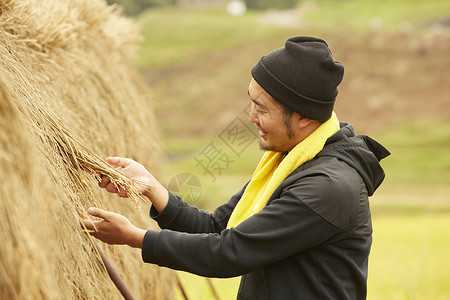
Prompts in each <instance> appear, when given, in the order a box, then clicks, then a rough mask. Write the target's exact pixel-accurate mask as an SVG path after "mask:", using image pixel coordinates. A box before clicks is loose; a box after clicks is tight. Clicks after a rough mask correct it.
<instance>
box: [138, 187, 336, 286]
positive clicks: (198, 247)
mask: <svg viewBox="0 0 450 300" xmlns="http://www.w3.org/2000/svg"><path fill="white" fill-rule="evenodd" d="M326 183H327V180H326V178H325V179H323V180H320V179H319V180H317V178H316V179H315V180H305V181H304V183H303V184H304V187H305V190H306V191H314V197H315V198H317V200H318V201H321V200H322V199H321V198H324V197H330V196H332V195H333V191H328V190H329V188H327V185H326ZM303 184H301V185H303ZM301 185H300V186H299V188H301ZM307 194H310V193H309V192H307ZM307 196H308V195H305V197H307ZM338 232H340V229H338V228H337V227H335V226H334V225H332V224H331V223H330V222H328V221H326V220H324V219H323V218H322V217H321V216H319V215H317V214H316V213H315V212H314V211H313V210H312V209H310V208H309V207H308V206H307V205H306V204H305V203H304V202H303V201H302V199H301V198H299V197H298V195H294V194H293V193H292V192H291V191H289V190H287V191H285V192H283V193H281V195H280V196H279V197H278V198H277V199H274V200H273V201H271V202H270V204H269V205H267V206H266V207H265V208H264V209H263V210H262V211H261V212H259V213H257V214H255V215H253V216H252V217H250V218H248V219H247V220H245V221H244V222H242V223H241V224H239V225H238V226H237V227H235V228H231V229H225V230H223V231H222V232H221V233H220V234H219V233H206V234H205V233H204V234H188V233H182V232H175V231H171V230H162V231H161V232H156V231H148V232H147V233H146V235H145V238H144V242H143V245H142V258H143V260H144V261H145V262H148V263H154V264H158V265H160V266H165V267H169V268H172V269H177V270H183V271H187V272H191V273H194V274H198V275H202V276H208V277H233V276H238V275H242V274H246V273H248V272H250V271H252V270H254V269H256V268H258V267H261V266H264V265H268V264H271V263H273V262H276V261H278V260H281V259H283V258H285V257H288V256H290V255H292V254H294V253H296V252H299V251H302V250H305V249H308V248H311V247H314V246H317V245H319V244H320V243H322V242H324V241H326V240H327V239H329V238H330V237H332V236H334V235H336V234H337V233H338Z"/></svg>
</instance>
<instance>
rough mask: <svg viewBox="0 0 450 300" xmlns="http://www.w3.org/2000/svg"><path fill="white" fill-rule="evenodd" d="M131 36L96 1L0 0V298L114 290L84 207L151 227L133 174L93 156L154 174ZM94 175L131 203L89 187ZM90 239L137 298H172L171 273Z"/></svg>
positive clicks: (151, 136) (134, 32) (148, 118)
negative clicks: (104, 177) (86, 227)
mask: <svg viewBox="0 0 450 300" xmlns="http://www.w3.org/2000/svg"><path fill="white" fill-rule="evenodd" d="M138 42H139V34H138V29H137V28H136V26H135V25H134V24H133V23H132V22H131V21H129V20H128V19H126V18H124V17H122V16H121V14H120V12H119V11H117V9H116V8H115V7H108V6H107V4H106V3H105V1H101V0H46V1H42V0H3V1H1V2H0V170H1V171H0V180H1V182H2V184H1V185H0V240H1V241H2V245H1V246H0V298H1V299H121V298H122V297H121V295H120V293H119V291H118V290H117V289H116V287H115V286H114V284H113V283H112V281H111V280H110V279H109V277H108V274H107V273H106V271H105V267H104V265H103V262H102V260H101V258H100V257H99V255H98V252H97V250H96V248H95V246H94V244H93V242H92V240H91V238H90V237H89V236H88V235H87V234H86V233H84V232H83V229H82V228H81V226H80V222H79V220H80V218H86V217H87V213H86V210H87V208H88V207H90V206H93V205H95V206H99V207H103V208H106V209H108V210H112V211H116V212H120V213H122V214H124V215H125V216H127V217H128V218H129V219H130V220H131V221H132V222H133V223H134V224H136V225H138V226H140V227H143V228H156V225H155V224H153V223H151V221H149V220H148V218H147V217H146V215H147V211H148V207H149V204H148V203H146V202H144V201H142V200H141V199H139V198H138V197H136V195H135V194H134V193H133V189H132V186H133V184H134V183H133V182H132V181H130V180H129V179H127V178H125V177H123V176H121V174H119V173H118V172H117V171H115V170H114V169H113V168H111V167H109V166H108V165H107V164H106V163H105V162H104V161H103V158H104V157H107V156H112V155H114V156H115V155H117V156H125V157H131V158H134V159H136V160H138V161H139V162H141V163H142V164H144V165H145V166H147V167H148V168H149V169H150V170H151V171H152V172H154V173H156V174H157V173H158V169H157V161H158V152H159V151H158V147H157V135H156V133H155V131H156V130H155V124H154V123H153V116H152V113H151V109H150V108H149V105H150V103H151V101H150V99H149V97H148V91H147V88H146V86H145V84H144V82H143V80H142V79H141V77H140V76H139V73H138V72H137V70H136V69H135V68H134V67H133V62H134V59H135V58H136V57H135V56H136V53H137V47H138ZM98 172H102V173H106V174H109V175H110V176H112V177H113V178H114V179H115V180H116V182H117V184H119V185H123V186H125V187H127V189H128V191H129V193H130V196H131V199H132V200H133V201H130V200H128V199H122V198H119V197H117V196H114V195H110V194H108V193H106V192H104V191H101V190H100V189H99V188H98V187H97V186H96V173H98ZM98 244H99V245H100V247H101V248H102V249H103V251H104V252H105V254H106V256H107V257H108V258H109V260H110V262H111V263H112V265H113V266H114V267H115V269H116V271H117V272H118V273H119V275H120V276H121V277H122V279H123V280H124V282H125V284H126V285H127V286H128V288H129V289H130V290H131V292H132V293H133V294H134V296H135V297H136V298H137V299H170V298H172V277H173V274H172V273H171V272H169V271H168V270H165V269H161V268H159V267H157V266H152V265H148V264H144V263H142V259H141V255H140V251H139V250H136V249H131V248H129V247H127V246H116V247H111V246H108V245H105V244H103V243H101V242H98Z"/></svg>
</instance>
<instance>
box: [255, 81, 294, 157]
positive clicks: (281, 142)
mask: <svg viewBox="0 0 450 300" xmlns="http://www.w3.org/2000/svg"><path fill="white" fill-rule="evenodd" d="M248 95H249V97H250V100H251V101H252V102H253V103H252V108H251V110H250V115H249V120H250V122H251V123H253V124H255V126H256V128H257V129H258V130H259V136H260V147H261V149H264V150H271V151H279V152H285V151H290V150H291V149H292V148H294V147H295V145H297V143H298V140H297V139H296V134H295V128H293V122H292V115H286V114H285V113H283V106H282V105H281V104H280V103H279V102H277V101H276V100H275V99H273V98H272V96H270V95H269V94H268V93H267V92H266V91H265V90H264V89H263V88H262V87H261V86H260V85H259V84H258V83H257V82H256V81H255V80H254V79H252V81H251V82H250V86H249V88H248ZM294 114H295V113H294Z"/></svg>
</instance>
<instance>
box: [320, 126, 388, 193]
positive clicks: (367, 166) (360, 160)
mask: <svg viewBox="0 0 450 300" xmlns="http://www.w3.org/2000/svg"><path fill="white" fill-rule="evenodd" d="M340 126H341V129H340V130H339V131H338V132H337V133H335V134H334V135H333V136H331V137H330V138H329V139H328V140H327V142H326V143H325V147H324V149H323V150H322V151H321V152H319V153H318V154H317V157H321V156H333V157H336V158H338V159H340V160H342V161H344V162H345V163H347V164H348V165H350V166H351V167H352V168H354V169H355V170H356V171H357V172H358V173H359V174H360V176H361V177H362V179H363V180H364V183H365V184H366V187H367V192H368V194H369V196H372V195H373V193H374V192H375V190H376V189H377V188H378V187H379V186H380V184H381V183H382V182H383V180H384V177H385V174H384V171H383V169H382V168H381V165H380V161H381V160H382V159H383V158H385V157H387V156H389V155H390V154H391V153H390V152H389V151H388V150H387V149H386V148H385V147H383V146H382V145H381V144H379V143H378V142H376V141H375V140H373V139H372V138H370V137H368V136H366V135H357V136H355V131H354V129H353V126H352V125H351V124H349V123H345V122H341V123H340Z"/></svg>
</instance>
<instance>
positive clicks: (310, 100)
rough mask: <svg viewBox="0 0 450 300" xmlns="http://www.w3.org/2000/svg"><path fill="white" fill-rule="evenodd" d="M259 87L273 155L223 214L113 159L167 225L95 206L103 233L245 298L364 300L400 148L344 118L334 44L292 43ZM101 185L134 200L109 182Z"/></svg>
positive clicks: (255, 97) (259, 69)
mask: <svg viewBox="0 0 450 300" xmlns="http://www.w3.org/2000/svg"><path fill="white" fill-rule="evenodd" d="M251 73H252V80H251V82H250V86H249V89H248V94H249V97H250V100H251V101H252V108H251V112H250V116H249V120H250V122H252V123H253V124H255V126H256V128H257V129H258V130H259V135H260V146H261V148H262V149H264V150H266V151H265V152H264V155H263V158H262V159H261V162H260V163H259V165H258V166H257V168H256V170H255V173H254V174H253V177H252V179H251V180H250V182H248V183H247V184H246V185H245V186H244V187H243V189H242V190H241V191H240V192H238V193H237V194H236V195H234V196H233V197H232V198H231V199H230V200H229V201H228V202H227V203H226V204H224V205H222V206H220V207H218V208H217V209H216V210H215V211H214V213H213V214H210V213H206V212H202V211H198V210H197V209H196V208H195V207H192V206H189V205H188V204H186V203H184V202H183V201H182V200H181V199H180V198H179V197H176V196H174V195H173V194H171V193H170V192H168V191H167V190H166V189H165V188H164V187H163V186H162V185H161V184H160V183H159V182H158V181H157V180H156V179H155V178H154V177H153V176H152V175H150V174H149V173H148V172H147V170H146V169H145V168H144V167H143V166H142V165H140V164H138V163H137V162H135V161H133V160H131V159H125V158H117V157H116V158H108V159H107V161H108V162H109V163H110V164H112V165H114V166H118V167H120V170H121V172H123V173H124V174H126V175H128V176H129V177H131V178H135V179H138V180H141V181H142V182H145V183H147V185H148V187H144V186H143V187H141V190H140V191H139V192H141V193H142V194H144V195H145V196H146V197H148V198H149V199H150V201H151V202H152V203H153V207H152V208H151V211H150V216H151V217H152V218H153V219H154V220H156V221H157V222H158V224H159V226H160V227H161V228H162V229H163V230H162V231H160V232H157V231H151V230H149V231H146V230H143V229H139V228H136V227H135V226H133V225H132V224H131V223H130V222H129V221H128V220H127V219H126V218H125V217H123V216H121V215H118V214H115V213H112V212H107V211H103V210H100V209H97V208H90V209H89V213H90V214H91V215H93V216H96V217H99V218H100V220H99V221H89V220H85V221H84V223H85V226H86V227H87V228H88V229H89V230H92V231H93V230H94V224H93V223H95V228H96V229H97V231H96V232H94V231H93V232H92V235H93V236H95V237H97V238H99V239H101V240H102V241H104V242H107V243H110V244H128V245H130V246H132V247H137V248H142V258H143V260H144V261H145V262H148V263H154V264H158V265H160V266H165V267H169V268H173V269H177V270H184V271H188V272H192V273H195V274H198V275H203V276H208V277H232V276H239V275H242V280H241V285H240V288H239V292H238V299H277V300H278V299H365V298H366V294H367V287H366V286H367V267H368V256H369V252H370V247H371V243H372V226H371V217H370V209H369V203H368V196H371V195H372V194H373V193H374V191H375V189H376V188H377V187H378V186H379V185H380V184H381V182H382V181H383V179H384V172H383V170H382V168H381V167H380V165H379V161H380V160H381V159H382V158H384V157H386V156H388V155H389V152H388V151H387V150H386V149H385V148H384V147H382V146H381V145H380V144H378V143H377V142H375V141H374V140H372V139H370V138H369V137H367V136H355V135H354V130H353V127H352V126H351V125H350V124H348V123H343V122H339V121H338V120H337V117H336V115H335V114H334V113H333V107H334V102H335V99H336V96H337V86H338V85H339V83H340V82H341V80H342V77H343V66H342V64H341V63H340V62H338V61H335V60H333V58H332V55H331V51H330V50H329V48H328V45H327V44H326V42H325V41H323V40H321V39H318V38H313V37H304V36H300V37H293V38H290V39H288V40H287V41H286V44H285V46H284V47H283V48H280V49H277V50H275V51H273V52H271V53H269V54H268V55H266V56H263V57H262V58H261V59H260V60H259V61H258V62H257V64H256V65H255V66H254V67H253V69H252V72H251ZM99 185H100V187H103V188H106V190H107V191H109V192H112V193H118V194H119V196H122V197H125V193H124V191H122V190H117V189H116V188H115V187H114V185H113V184H112V183H111V182H110V181H109V178H108V177H106V176H104V177H103V178H102V181H101V183H100V184H99Z"/></svg>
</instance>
